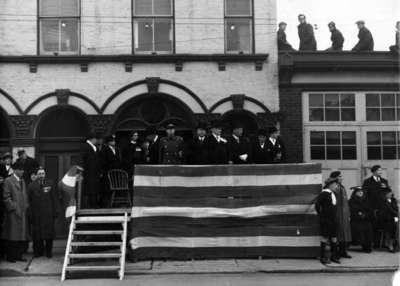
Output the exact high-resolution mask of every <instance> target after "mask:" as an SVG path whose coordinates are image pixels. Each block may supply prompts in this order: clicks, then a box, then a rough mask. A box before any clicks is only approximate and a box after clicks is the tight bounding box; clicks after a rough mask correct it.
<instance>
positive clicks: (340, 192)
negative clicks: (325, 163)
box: [329, 171, 352, 258]
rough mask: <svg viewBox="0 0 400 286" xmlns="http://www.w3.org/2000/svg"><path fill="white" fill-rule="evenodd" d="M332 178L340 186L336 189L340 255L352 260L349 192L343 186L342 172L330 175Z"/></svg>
mask: <svg viewBox="0 0 400 286" xmlns="http://www.w3.org/2000/svg"><path fill="white" fill-rule="evenodd" d="M329 177H330V178H333V179H336V180H337V182H338V186H337V188H336V189H335V191H334V192H335V195H336V199H337V207H336V217H337V220H336V221H337V224H338V225H337V226H338V228H337V239H338V243H339V255H340V256H341V257H344V258H351V256H350V255H349V254H348V253H347V246H348V244H349V243H350V242H351V241H352V238H351V225H350V208H349V202H348V200H347V192H346V189H345V187H344V186H343V185H342V183H343V177H342V174H341V172H340V171H334V172H332V173H331V174H330V176H329Z"/></svg>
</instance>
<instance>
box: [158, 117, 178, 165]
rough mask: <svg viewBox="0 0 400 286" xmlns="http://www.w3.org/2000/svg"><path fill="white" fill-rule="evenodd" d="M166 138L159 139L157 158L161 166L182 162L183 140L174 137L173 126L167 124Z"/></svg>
mask: <svg viewBox="0 0 400 286" xmlns="http://www.w3.org/2000/svg"><path fill="white" fill-rule="evenodd" d="M165 129H166V132H167V136H165V137H163V138H161V139H160V146H159V158H160V163H161V164H163V165H178V164H182V162H183V138H182V137H180V136H176V135H175V125H174V124H172V123H169V124H167V126H166V127H165Z"/></svg>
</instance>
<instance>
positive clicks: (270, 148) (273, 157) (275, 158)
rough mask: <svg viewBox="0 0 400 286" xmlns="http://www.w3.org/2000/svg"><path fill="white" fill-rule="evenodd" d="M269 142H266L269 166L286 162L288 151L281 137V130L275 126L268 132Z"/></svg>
mask: <svg viewBox="0 0 400 286" xmlns="http://www.w3.org/2000/svg"><path fill="white" fill-rule="evenodd" d="M268 134H269V137H268V140H267V142H266V147H267V152H268V163H269V164H280V163H285V162H286V149H285V145H284V144H283V141H282V139H281V137H280V134H279V130H278V128H276V127H275V126H273V127H270V128H269V130H268Z"/></svg>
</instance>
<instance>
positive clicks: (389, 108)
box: [365, 93, 400, 121]
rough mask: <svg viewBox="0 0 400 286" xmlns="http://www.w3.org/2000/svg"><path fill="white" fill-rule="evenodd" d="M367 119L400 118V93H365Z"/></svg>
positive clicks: (389, 119)
mask: <svg viewBox="0 0 400 286" xmlns="http://www.w3.org/2000/svg"><path fill="white" fill-rule="evenodd" d="M365 106H366V114H367V115H366V118H367V121H396V120H400V93H367V94H366V95H365Z"/></svg>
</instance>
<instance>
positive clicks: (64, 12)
mask: <svg viewBox="0 0 400 286" xmlns="http://www.w3.org/2000/svg"><path fill="white" fill-rule="evenodd" d="M40 16H79V0H41V1H40Z"/></svg>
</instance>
